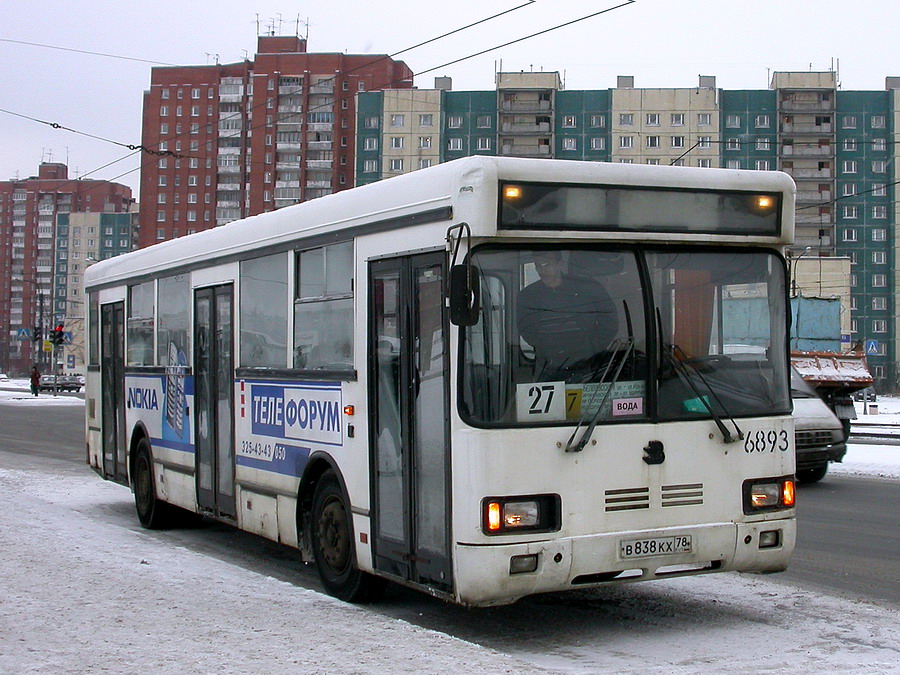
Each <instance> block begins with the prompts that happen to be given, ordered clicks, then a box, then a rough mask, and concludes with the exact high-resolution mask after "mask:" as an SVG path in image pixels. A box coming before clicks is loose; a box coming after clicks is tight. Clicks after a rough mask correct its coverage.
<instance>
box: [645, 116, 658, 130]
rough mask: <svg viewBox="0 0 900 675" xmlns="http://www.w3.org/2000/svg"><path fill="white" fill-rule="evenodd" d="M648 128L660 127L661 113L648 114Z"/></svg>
mask: <svg viewBox="0 0 900 675" xmlns="http://www.w3.org/2000/svg"><path fill="white" fill-rule="evenodd" d="M647 126H648V127H658V126H659V113H647Z"/></svg>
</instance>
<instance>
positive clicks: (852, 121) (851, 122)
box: [843, 115, 856, 129]
mask: <svg viewBox="0 0 900 675" xmlns="http://www.w3.org/2000/svg"><path fill="white" fill-rule="evenodd" d="M843 127H844V129H855V128H856V115H844V123H843Z"/></svg>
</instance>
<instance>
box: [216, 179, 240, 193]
mask: <svg viewBox="0 0 900 675" xmlns="http://www.w3.org/2000/svg"><path fill="white" fill-rule="evenodd" d="M232 180H234V178H232ZM216 189H217V190H225V191H227V192H240V190H241V184H240V183H222V182H220V183H219V184H218V185H216Z"/></svg>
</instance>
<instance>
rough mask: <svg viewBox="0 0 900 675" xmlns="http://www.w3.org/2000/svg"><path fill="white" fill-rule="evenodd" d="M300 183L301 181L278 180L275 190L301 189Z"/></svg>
mask: <svg viewBox="0 0 900 675" xmlns="http://www.w3.org/2000/svg"><path fill="white" fill-rule="evenodd" d="M299 187H300V181H299V180H276V181H275V188H276V189H277V188H299Z"/></svg>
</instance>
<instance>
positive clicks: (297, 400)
mask: <svg viewBox="0 0 900 675" xmlns="http://www.w3.org/2000/svg"><path fill="white" fill-rule="evenodd" d="M237 403H238V406H237V417H238V419H237V427H238V439H239V442H238V444H237V447H236V448H235V454H236V462H237V464H239V465H242V466H249V467H253V468H256V469H263V470H265V471H274V472H276V473H281V474H286V475H290V476H300V475H301V474H302V472H303V467H304V466H305V465H306V460H307V459H308V457H309V454H310V451H311V447H310V445H309V444H315V445H328V446H333V447H339V446H342V445H343V429H342V422H341V414H342V409H343V405H342V396H341V386H340V384H331V383H328V384H318V383H291V384H281V383H271V382H250V381H240V382H239V385H238V401H237ZM248 422H249V425H248Z"/></svg>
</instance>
